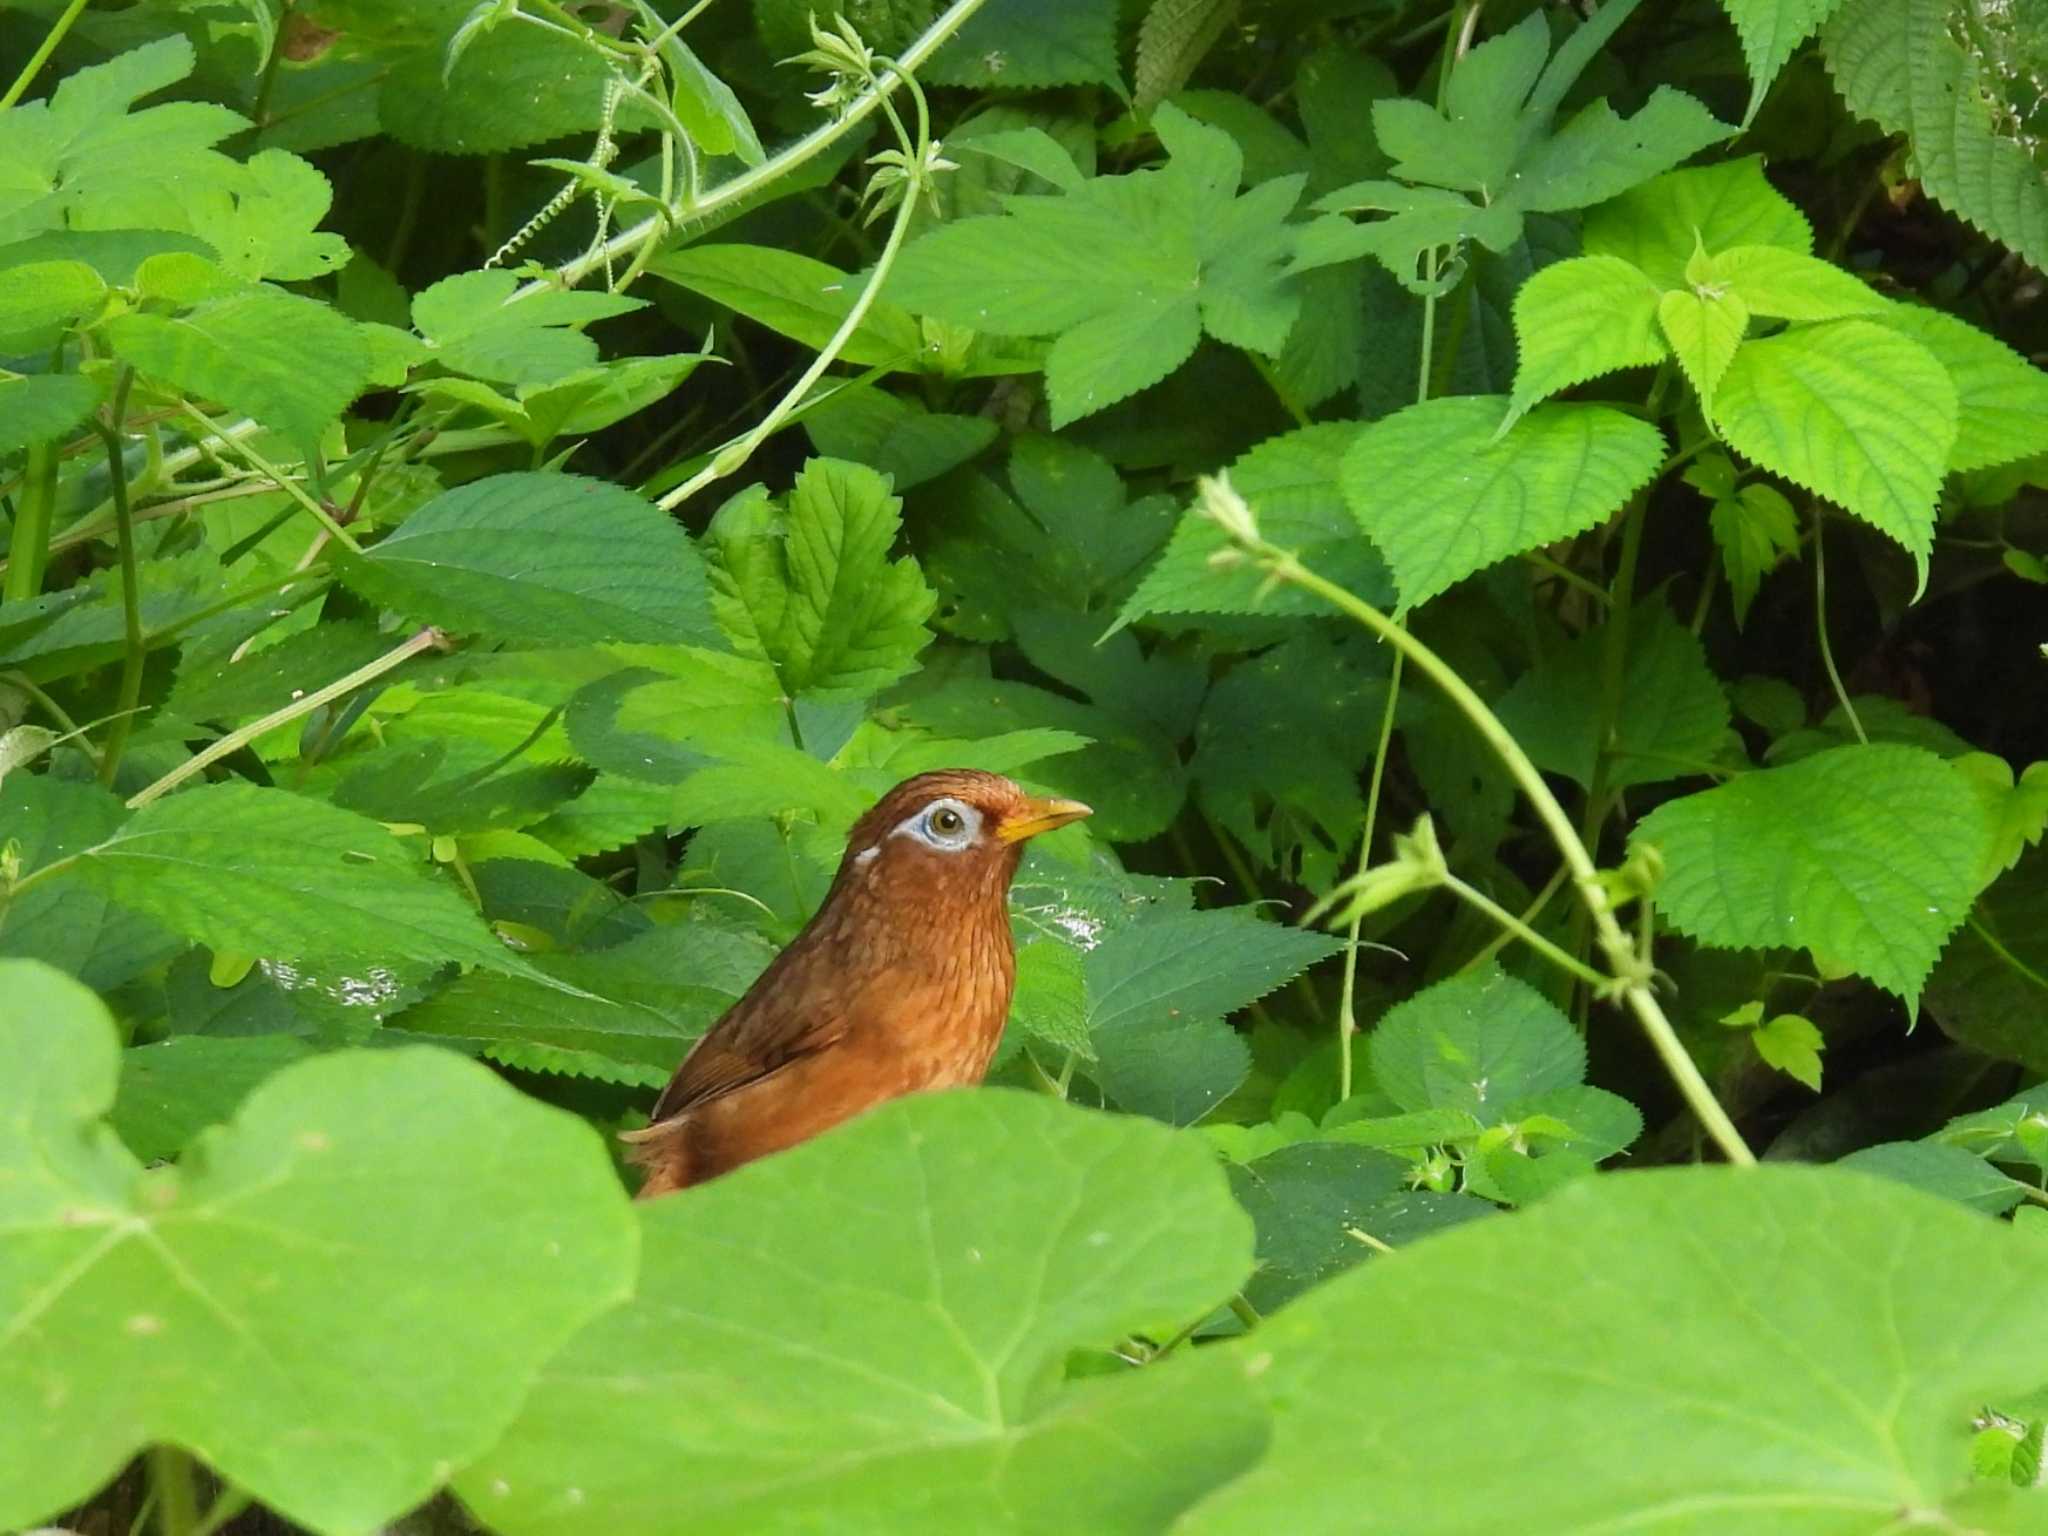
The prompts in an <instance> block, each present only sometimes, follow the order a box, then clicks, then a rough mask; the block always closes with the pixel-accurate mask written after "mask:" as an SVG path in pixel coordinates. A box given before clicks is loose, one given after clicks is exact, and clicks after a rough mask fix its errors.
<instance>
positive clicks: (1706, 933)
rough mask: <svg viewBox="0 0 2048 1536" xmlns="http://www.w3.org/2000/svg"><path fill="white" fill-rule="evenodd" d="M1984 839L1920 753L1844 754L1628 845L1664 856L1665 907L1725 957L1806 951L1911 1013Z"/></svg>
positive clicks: (1641, 834)
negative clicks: (1862, 979) (1730, 952)
mask: <svg viewBox="0 0 2048 1536" xmlns="http://www.w3.org/2000/svg"><path fill="white" fill-rule="evenodd" d="M1988 836H1989V831H1988V829H1987V828H1986V826H1985V824H1984V816H1983V813H1982V811H1981V810H1980V809H1979V807H1978V804H1977V800H1976V797H1975V795H1973V794H1972V792H1971V790H1970V787H1969V785H1968V784H1967V783H1966V782H1965V781H1964V779H1963V777H1962V776H1961V775H1960V774H1958V773H1957V772H1956V770H1955V769H1953V768H1952V767H1950V766H1949V765H1948V764H1947V763H1944V762H1943V761H1942V760H1941V759H1940V758H1938V757H1936V756H1935V755H1934V754H1933V753H1931V752H1927V751H1924V750H1922V749H1920V748H1918V747H1904V746H1885V745H1877V746H1867V747H1864V746H1858V747H1837V748H1834V749H1832V750H1829V751H1825V752H1818V753H1815V754H1814V755H1813V756H1812V757H1808V758H1803V759H1801V760H1800V761H1799V762H1796V763H1793V764H1790V765H1789V766H1786V767H1783V768H1766V769H1762V770H1759V771H1756V772H1752V773H1745V774H1742V775H1741V776H1740V777H1738V778H1735V779H1733V780H1730V781H1729V782H1728V783H1726V784H1723V785H1721V786H1720V787H1719V788H1717V789H1710V790H1705V791H1703V792H1701V793H1700V794H1696V795H1688V796H1686V797H1685V798H1684V799H1682V800H1673V801H1669V802H1667V803H1666V804H1664V805H1662V806H1659V807H1658V808H1657V809H1656V810H1655V811H1652V812H1651V813H1650V814H1649V815H1648V816H1646V817H1644V818H1643V820H1642V821H1641V822H1639V823H1638V824H1637V825H1636V829H1635V833H1634V836H1633V838H1632V839H1631V842H1632V844H1633V845H1650V846H1654V847H1656V848H1658V849H1660V850H1661V851H1662V853H1663V855H1664V861H1665V867H1666V871H1667V872H1666V874H1665V876H1664V879H1663V882H1662V883H1661V884H1660V885H1659V886H1658V887H1657V891H1656V901H1657V906H1658V909H1659V910H1660V911H1662V912H1663V913H1664V915H1665V916H1666V917H1667V918H1668V919H1670V921H1671V922H1672V923H1673V924H1674V925H1675V926H1676V927H1677V928H1678V929H1679V930H1680V931H1681V932H1683V933H1687V934H1690V935H1691V936H1692V937H1694V938H1696V939H1698V940H1700V941H1701V942H1702V943H1705V944H1712V945H1716V946H1719V947H1722V948H1728V949H1774V948H1781V947H1782V948H1801V949H1806V950H1808V951H1810V952H1812V953H1813V954H1814V956H1815V957H1816V958H1817V960H1819V961H1820V962H1821V963H1822V964H1825V965H1834V966H1843V967H1846V968H1848V969H1850V970H1853V971H1855V972H1857V973H1858V974H1860V975H1863V976H1867V977H1869V978H1870V980H1872V981H1874V982H1876V983H1877V984H1878V985H1879V986H1880V987H1883V988H1884V989H1885V990H1886V991H1888V992H1892V993H1895V994H1897V995H1898V996H1899V997H1902V998H1904V999H1905V1000H1906V1002H1907V1004H1908V1005H1909V1006H1911V1005H1913V1004H1915V1003H1917V1001H1918V999H1919V995H1920V988H1921V985H1922V984H1923V983H1924V982H1925V981H1926V980H1927V976H1928V972H1930V971H1931V970H1932V969H1933V968H1934V962H1935V958H1936V956H1938V955H1939V954H1940V953H1941V948H1942V945H1943V944H1944V943H1945V942H1947V940H1948V937H1949V935H1950V934H1952V933H1954V932H1955V930H1956V929H1957V928H1958V927H1960V926H1961V925H1962V922H1963V919H1964V918H1965V917H1967V916H1968V915H1969V911H1970V903H1971V901H1972V899H1973V898H1974V897H1975V895H1976V890H1977V870H1978V865H1979V863H1980V862H1981V858H1982V852H1983V848H1984V844H1985V842H1986V840H1987V838H1988Z"/></svg>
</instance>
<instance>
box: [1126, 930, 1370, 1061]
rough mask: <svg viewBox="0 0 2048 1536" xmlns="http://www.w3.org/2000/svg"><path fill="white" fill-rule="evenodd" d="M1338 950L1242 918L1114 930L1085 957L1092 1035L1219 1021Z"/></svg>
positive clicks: (1308, 935) (1327, 942)
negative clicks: (1131, 1026) (1151, 1021)
mask: <svg viewBox="0 0 2048 1536" xmlns="http://www.w3.org/2000/svg"><path fill="white" fill-rule="evenodd" d="M1341 947H1342V946H1341V944H1340V943H1339V942H1338V941H1337V940H1336V939H1334V938H1332V937H1330V936H1329V935H1328V934H1322V933H1315V932H1313V931H1311V930H1309V929H1305V928H1291V927H1286V926H1283V925H1282V924H1279V923H1275V922H1268V921H1266V920H1264V919H1263V918H1259V917H1255V916H1253V915H1252V914H1251V913H1250V912H1247V911H1228V910H1225V911H1217V912H1183V913H1179V914H1177V915H1173V916H1167V917H1159V918H1156V919H1154V920H1152V921H1151V922H1147V923H1143V924H1140V925H1138V926H1135V927H1131V928H1126V929H1121V930H1119V931H1117V932H1114V933H1111V934H1109V935H1107V936H1105V937H1104V938H1103V940H1102V942H1101V943H1099V944H1097V945H1095V946H1094V947H1093V948H1092V949H1090V950H1089V951H1088V958H1087V975H1088V1019H1089V1027H1090V1028H1091V1030H1094V1031H1096V1032H1098V1033H1099V1032H1100V1031H1102V1030H1104V1029H1112V1028H1115V1027H1117V1026H1119V1025H1122V1024H1124V1023H1127V1022H1129V1021H1131V1020H1134V1019H1137V1018H1139V1017H1143V1016H1153V1017H1166V1018H1220V1017H1222V1016H1223V1015H1225V1014H1229V1013H1235V1012H1236V1011H1237V1010H1238V1009H1240V1008H1243V1007H1246V1006H1248V1005H1249V1004H1251V1003H1255V1002H1257V1001H1258V1000H1259V999H1260V998H1262V997H1264V996H1265V995H1266V994H1267V993H1268V992H1271V991H1272V990H1273V989H1274V988H1275V987H1279V986H1282V985H1284V984H1285V983H1287V982H1288V981H1290V980H1292V979H1293V978H1294V977H1295V976H1298V975H1299V974H1300V973H1301V972H1303V971H1305V970H1307V969H1308V967H1310V966H1311V965H1313V964H1315V963H1316V962H1317V961H1318V960H1322V959H1326V958H1327V957H1329V956H1330V955H1333V954H1335V953H1336V952H1337V950H1338V949H1340V948H1341Z"/></svg>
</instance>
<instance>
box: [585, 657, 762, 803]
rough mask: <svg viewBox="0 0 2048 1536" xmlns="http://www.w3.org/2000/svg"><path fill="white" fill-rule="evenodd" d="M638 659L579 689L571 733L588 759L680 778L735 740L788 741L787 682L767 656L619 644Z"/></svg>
mask: <svg viewBox="0 0 2048 1536" xmlns="http://www.w3.org/2000/svg"><path fill="white" fill-rule="evenodd" d="M609 654H611V655H615V656H616V657H617V658H618V659H619V661H621V662H625V663H631V664H630V665H625V666H621V667H620V668H619V670H617V671H615V672H610V673H607V674H606V675H605V676H603V677H600V678H598V679H597V680H595V681H594V682H591V683H589V684H587V685H585V686H584V687H582V688H579V689H577V691H576V692H575V693H574V694H572V695H571V696H570V698H569V702H568V705H567V706H566V708H565V709H564V710H563V721H564V723H565V724H566V725H567V727H568V731H569V740H570V742H571V743H572V744H573V745H574V746H575V749H576V752H577V754H578V755H579V756H580V757H581V758H582V759H583V760H584V761H585V762H587V763H590V764H592V765H593V766H595V767H597V768H599V769H601V770H603V771H604V772H606V773H611V774H617V775H620V776H621V777H624V778H627V779H634V780H638V781H640V782H642V783H646V784H660V785H668V786H673V785H676V784H680V783H682V781H683V780H684V779H686V778H688V777H689V776H690V775H691V774H692V773H695V772H696V771H697V770H698V769H699V768H702V767H703V766H704V765H705V764H706V763H707V762H709V761H710V760H711V759H712V758H713V757H714V756H715V755H716V754H717V751H718V749H719V748H720V747H721V746H722V745H724V744H727V743H731V742H735V741H736V742H740V743H742V744H744V743H750V742H755V741H774V742H780V741H783V740H785V739H786V737H787V734H788V722H787V717H786V715H785V713H784V705H783V695H782V690H781V688H780V686H779V684H778V683H777V680H776V677H775V673H774V670H773V669H772V668H771V667H769V666H768V665H767V664H766V663H765V662H761V661H755V660H751V659H749V658H746V657H741V656H732V655H727V654H725V653H723V652H719V651H706V650H700V649H697V648H695V647H690V646H658V647H657V646H618V647H613V648H610V650H609Z"/></svg>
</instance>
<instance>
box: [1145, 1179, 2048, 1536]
mask: <svg viewBox="0 0 2048 1536" xmlns="http://www.w3.org/2000/svg"><path fill="white" fill-rule="evenodd" d="M1816 1234H1825V1236H1824V1238H1822V1237H1818V1236H1817V1235H1816ZM1958 1275H1968V1276H1969V1277H1970V1287H1971V1294H1972V1296H1973V1298H1975V1301H1976V1303H1977V1304H1978V1305H1981V1306H1982V1308H1983V1309H1984V1310H1983V1314H1982V1315H1983V1316H1986V1317H1994V1318H1997V1319H1998V1320H1999V1324H1998V1326H1997V1327H1995V1328H1987V1329H1982V1330H1978V1331H1975V1332H1972V1333H1969V1334H1967V1335H1961V1334H1959V1333H1958V1331H1957V1329H1956V1326H1955V1277H1956V1276H1958ZM1532 1276H1551V1277H1569V1280H1570V1284H1569V1285H1563V1284H1560V1286H1559V1287H1558V1288H1557V1289H1555V1290H1550V1289H1545V1288H1542V1287H1533V1288H1532V1284H1531V1278H1530V1277H1532ZM2044 1327H2048V1298H2044V1297H2043V1295H2042V1292H2041V1287H2040V1285H2039V1242H2038V1239H2034V1238H2030V1237H2029V1236H2028V1235H2027V1234H2024V1233H2017V1232H2014V1231H2012V1230H2010V1229H2008V1228H2005V1227H2003V1226H2000V1225H1998V1224H1996V1223H1993V1222H1989V1221H1986V1220H1984V1219H1983V1218H1982V1217H1981V1216H1977V1215H1973V1214H1971V1213H1969V1212H1965V1211H1959V1210H1955V1209H1954V1208H1952V1207H1947V1206H1944V1205H1942V1204H1940V1203H1939V1202H1936V1201H1933V1200H1929V1199H1927V1198H1926V1197H1925V1196H1922V1195H1917V1194H1914V1193H1912V1192H1910V1191H1906V1190H1900V1189H1896V1188H1893V1187H1889V1186H1887V1185H1885V1184H1883V1183H1881V1182H1879V1181H1877V1180H1873V1179H1870V1178H1866V1177H1862V1176H1859V1175H1856V1174H1853V1173H1845V1172H1841V1171H1838V1170H1834V1169H1808V1168H1796V1167H1788V1166H1782V1165H1767V1166H1765V1167H1763V1168H1758V1169H1721V1168H1687V1169H1674V1170H1670V1171H1661V1170H1660V1171H1657V1172H1649V1173H1624V1174H1615V1175H1609V1176H1604V1177H1601V1178H1596V1179H1587V1180H1581V1181H1579V1182H1577V1183H1575V1184H1574V1185H1572V1186H1571V1187H1570V1188H1567V1189H1564V1190H1562V1191H1559V1192H1558V1193H1557V1194H1555V1195H1553V1196H1552V1197H1550V1198H1549V1199H1547V1200H1545V1201H1544V1202H1543V1203H1542V1204H1540V1205H1538V1206H1536V1207H1535V1208H1533V1209H1531V1210H1529V1211H1526V1212H1523V1213H1521V1214H1519V1215H1517V1216H1516V1217H1515V1218H1514V1219H1513V1220H1510V1221H1485V1222H1478V1223H1474V1224H1471V1225H1469V1226H1466V1227H1463V1228H1460V1229H1458V1230H1456V1231H1453V1232H1448V1233H1445V1234H1443V1235H1441V1236H1439V1237H1434V1238H1431V1239H1430V1240H1429V1241H1427V1242H1425V1243H1421V1244H1418V1245H1417V1246H1416V1247H1415V1248H1414V1249H1413V1250H1412V1251H1403V1252H1401V1253H1398V1254H1396V1255H1395V1256H1394V1257H1393V1258H1392V1259H1389V1260H1386V1261H1384V1262H1374V1263H1371V1264H1368V1265H1366V1266H1364V1267H1363V1268H1362V1269H1359V1270H1357V1271H1354V1272H1353V1273H1351V1274H1349V1275H1346V1276H1343V1277H1341V1278H1339V1279H1337V1280H1335V1281H1333V1282H1331V1283H1330V1284H1328V1285H1325V1286H1323V1287H1321V1288H1320V1289H1319V1290H1317V1291H1315V1292H1314V1293H1313V1294H1311V1295H1309V1296H1306V1297H1304V1298H1302V1299H1301V1300H1299V1301H1297V1302H1296V1303H1295V1304H1294V1305H1292V1306H1290V1307H1288V1308H1287V1309H1286V1310H1284V1311H1283V1312H1281V1313H1280V1314H1279V1315H1278V1316H1276V1317H1273V1318H1270V1319H1268V1320H1267V1322H1266V1323H1265V1324H1264V1325H1263V1326H1261V1327H1260V1328H1259V1329H1257V1330H1256V1331H1255V1332H1254V1333H1253V1334H1252V1335H1251V1336H1250V1337H1249V1338H1247V1339H1245V1340H1244V1341H1243V1342H1242V1343H1239V1344H1233V1345H1229V1346H1226V1347H1225V1348H1226V1350H1227V1352H1228V1353H1229V1354H1230V1355H1231V1356H1232V1357H1234V1358H1235V1360H1236V1361H1237V1362H1238V1363H1239V1365H1240V1367H1241V1368H1242V1369H1243V1371H1244V1376H1245V1380H1246V1383H1247V1385H1248V1387H1249V1388H1250V1390H1251V1391H1253V1392H1255V1393H1257V1394H1258V1395H1259V1396H1260V1397H1262V1398H1263V1399H1264V1400H1265V1401H1266V1402H1268V1403H1270V1404H1271V1405H1272V1408H1273V1412H1274V1436H1273V1443H1272V1447H1271V1449H1270V1450H1269V1451H1268V1452H1267V1454H1266V1456H1265V1458H1264V1459H1263V1460H1261V1461H1260V1463H1259V1464H1258V1466H1257V1467H1256V1468H1254V1469H1253V1471H1252V1472H1251V1473H1249V1474H1248V1475H1246V1476H1245V1477H1242V1478H1240V1479H1238V1480H1237V1481H1236V1482H1234V1483H1232V1484H1230V1485H1229V1486H1228V1487H1227V1488H1225V1489H1223V1490H1222V1491H1220V1492H1219V1493H1217V1494H1215V1495H1213V1496H1211V1497H1210V1498H1209V1499H1208V1500H1207V1501H1206V1502H1205V1503H1204V1504H1203V1505H1202V1506H1201V1507H1200V1508H1199V1509H1198V1510H1197V1511H1196V1512H1195V1514H1194V1515H1192V1516H1191V1517H1189V1518H1188V1519H1186V1520H1184V1521H1182V1522H1181V1524H1180V1526H1179V1527H1177V1531H1179V1532H1180V1533H1183V1536H1237V1533H1245V1536H1251V1533H1259V1536H1266V1533H1270V1532H1273V1531H1287V1532H1289V1533H1291V1536H1322V1533H1332V1536H1334V1533H1337V1532H1344V1533H1346V1536H1396V1533H1398V1536H1468V1533H1471V1532H1474V1531H1484V1530H1494V1529H1498V1528H1500V1527H1501V1524H1502V1520H1503V1516H1502V1511H1503V1510H1512V1512H1513V1513H1512V1516H1511V1523H1512V1528H1513V1529H1514V1531H1515V1532H1516V1533H1517V1536H1583V1533H1586V1532H1589V1531H1599V1530H1619V1529H1628V1530H1632V1531H1641V1532H1655V1533H1658V1536H1679V1533H1681V1532H1697V1531H1737V1530H1740V1531H1743V1532H1746V1533H1749V1536H1820V1533H1823V1532H1829V1533H1848V1532H1858V1533H1861V1532H1877V1531H1880V1530H1883V1529H1885V1528H1886V1527H1887V1526H1888V1525H1890V1524H1892V1523H1893V1522H1894V1521H1895V1520H1896V1519H1897V1515H1898V1511H1899V1510H1900V1509H1901V1508H1910V1509H1914V1510H1922V1511H1927V1512H1928V1513H1929V1515H1930V1516H1931V1517H1932V1518H1934V1519H1936V1520H1942V1521H1949V1522H1950V1523H1952V1524H1955V1525H1957V1526H1958V1527H1960V1528H1964V1529H1976V1530H1987V1531H1988V1530H1999V1531H2007V1530H2010V1531H2019V1530H2022V1529H2037V1528H2038V1525H2037V1524H2022V1523H2021V1522H2022V1520H2023V1519H2024V1516H2023V1515H2022V1511H2023V1510H2025V1509H2026V1508H2027V1506H2026V1505H2025V1503H2024V1502H2020V1503H2013V1502H2004V1501H2001V1503H2000V1504H1999V1506H1998V1509H1997V1510H1991V1509H1984V1510H1980V1511H1978V1512H1976V1513H1975V1514H1974V1515H1973V1513H1972V1505H1973V1504H1974V1503H1975V1501H1977V1500H1978V1499H1980V1498H1981V1497H1983V1495H1982V1493H1981V1492H1980V1491H1973V1490H1972V1487H1971V1478H1970V1470H1969V1461H1968V1457H1967V1454H1966V1448H1967V1443H1968V1436H1969V1426H1970V1419H1971V1415H1972V1414H1973V1413H1974V1412H1976V1411H1977V1410H1978V1409H1979V1408H1980V1407H1981V1406H1982V1405H1983V1404H1984V1403H1987V1402H2004V1401H2011V1400H2012V1399H2013V1398H2015V1397H2016V1396H2017V1395H2019V1394H2021V1393H2025V1392H2030V1391H2032V1390H2034V1389H2035V1388H2037V1387H2038V1386H2039V1384H2040V1375H2041V1371H2040V1362H2039V1360H2038V1359H2037V1358H2035V1357H2033V1356H2032V1355H2031V1354H2030V1353H2029V1352H2028V1351H2026V1350H2016V1349H2014V1348H2013V1346H2012V1341H2013V1339H2014V1338H2025V1337H2030V1336H2031V1335H2032V1333H2033V1332H2034V1331H2037V1330H2039V1329H2041V1328H2044ZM1589 1362H1596V1363H1597V1365H1596V1367H1595V1368H1589ZM1453 1423H1455V1424H1456V1425H1457V1426H1458V1433H1459V1434H1460V1435H1461V1436H1470V1437H1473V1439H1472V1442H1471V1443H1474V1444H1482V1445H1485V1446H1487V1447H1488V1448H1489V1453H1488V1454H1486V1455H1483V1456H1477V1457H1473V1458H1470V1459H1469V1460H1466V1461H1463V1462H1461V1463H1460V1465H1459V1470H1458V1475H1457V1476H1456V1477H1451V1478H1445V1477H1441V1476H1433V1475H1428V1474H1427V1473H1426V1472H1425V1471H1422V1470H1418V1469H1419V1468H1423V1467H1425V1466H1434V1465H1435V1462H1434V1460H1433V1459H1432V1458H1433V1454H1434V1453H1433V1451H1432V1449H1431V1447H1430V1446H1429V1445H1428V1444H1427V1443H1426V1440H1427V1437H1424V1441H1421V1442H1419V1441H1418V1439H1417V1435H1416V1426H1417V1425H1432V1424H1453ZM1590 1426H1598V1428H1597V1430H1595V1429H1593V1428H1590ZM2007 1492H2008V1493H2015V1494H2016V1497H2017V1498H2018V1499H2019V1500H2021V1501H2024V1500H2026V1499H2028V1498H2030V1497H2031V1495H2030V1494H2026V1493H2017V1492H2016V1491H2015V1490H2007ZM1950 1511H1953V1512H1954V1513H1953V1515H1951V1514H1950ZM1999 1511H2002V1512H2003V1517H2002V1518H2001V1514H2000V1513H1999Z"/></svg>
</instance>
